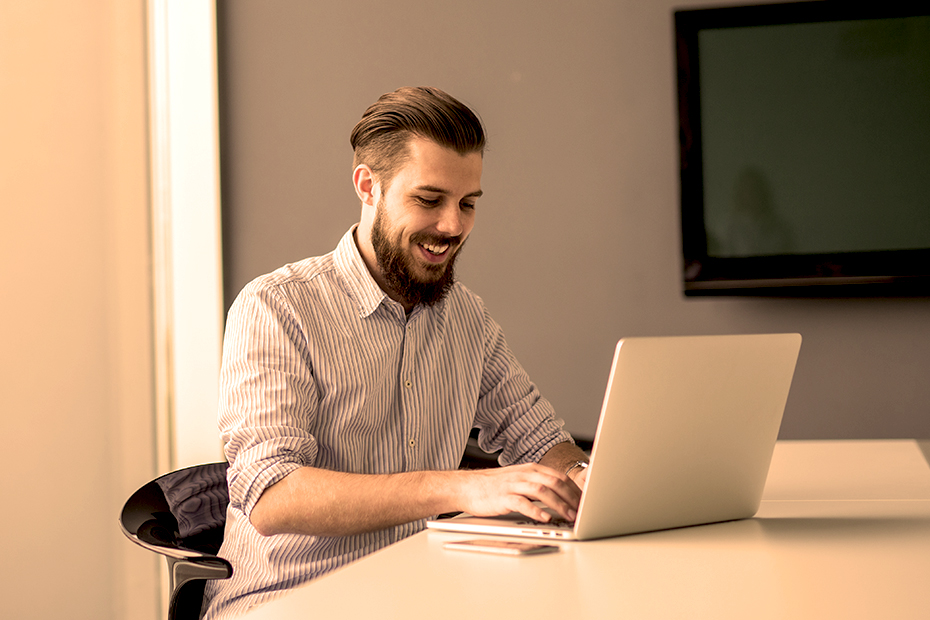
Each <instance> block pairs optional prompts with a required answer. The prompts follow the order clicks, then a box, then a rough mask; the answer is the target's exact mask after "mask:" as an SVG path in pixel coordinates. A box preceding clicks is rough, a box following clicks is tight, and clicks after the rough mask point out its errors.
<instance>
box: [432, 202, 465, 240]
mask: <svg viewBox="0 0 930 620" xmlns="http://www.w3.org/2000/svg"><path fill="white" fill-rule="evenodd" d="M436 230H437V231H438V232H439V233H440V234H443V235H446V236H448V237H458V236H459V235H461V234H462V232H464V230H465V223H464V214H463V213H462V210H461V209H459V208H458V205H455V204H447V205H444V206H443V207H442V209H441V210H440V212H439V221H438V222H436Z"/></svg>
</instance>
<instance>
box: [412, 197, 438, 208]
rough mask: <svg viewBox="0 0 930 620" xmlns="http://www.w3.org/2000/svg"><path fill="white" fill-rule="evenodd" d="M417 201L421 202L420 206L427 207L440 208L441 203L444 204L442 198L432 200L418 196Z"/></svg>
mask: <svg viewBox="0 0 930 620" xmlns="http://www.w3.org/2000/svg"><path fill="white" fill-rule="evenodd" d="M417 200H418V201H419V202H420V204H422V205H425V206H427V207H438V206H439V203H441V202H442V198H432V199H431V198H424V197H423V196H417Z"/></svg>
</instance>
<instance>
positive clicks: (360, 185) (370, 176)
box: [352, 164, 378, 207]
mask: <svg viewBox="0 0 930 620" xmlns="http://www.w3.org/2000/svg"><path fill="white" fill-rule="evenodd" d="M352 184H353V185H355V193H356V194H357V195H358V199H359V200H361V201H362V204H363V205H367V206H369V207H372V206H374V205H375V203H376V202H377V196H376V193H377V191H378V189H377V187H378V182H377V181H375V177H374V173H373V172H372V171H371V168H369V167H368V166H367V165H365V164H360V165H359V166H357V167H356V168H355V171H354V172H353V173H352Z"/></svg>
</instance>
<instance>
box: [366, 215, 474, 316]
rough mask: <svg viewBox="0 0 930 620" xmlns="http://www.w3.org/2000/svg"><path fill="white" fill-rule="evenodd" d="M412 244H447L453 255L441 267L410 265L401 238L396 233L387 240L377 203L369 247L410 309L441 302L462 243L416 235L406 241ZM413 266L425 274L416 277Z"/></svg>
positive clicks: (449, 283)
mask: <svg viewBox="0 0 930 620" xmlns="http://www.w3.org/2000/svg"><path fill="white" fill-rule="evenodd" d="M410 243H411V244H412V245H416V244H423V243H426V244H430V243H432V244H437V245H439V244H442V243H449V244H451V245H450V247H449V250H448V251H449V252H453V250H454V252H453V254H452V256H450V257H449V260H448V262H446V263H445V264H441V265H428V264H427V265H424V264H420V265H416V266H415V265H414V261H413V258H412V257H411V256H410V255H409V254H405V253H404V252H403V250H402V248H401V236H400V234H399V233H398V234H397V235H396V237H395V238H394V239H391V238H390V231H389V230H388V229H387V224H386V222H385V219H384V208H383V206H382V205H381V204H378V207H377V211H376V212H375V221H374V223H373V225H372V229H371V244H372V246H374V250H375V256H376V257H377V259H378V267H379V268H380V269H381V275H382V276H383V277H384V279H385V281H386V283H387V285H388V286H389V287H390V288H391V290H392V291H393V292H394V293H395V294H396V295H397V296H399V297H400V298H401V299H402V300H403V301H404V302H406V303H407V304H409V305H410V306H415V305H417V304H425V305H427V306H432V305H435V304H437V303H438V302H440V301H441V300H443V299H445V297H446V295H447V294H448V293H449V291H450V290H451V289H452V285H453V284H455V259H456V258H457V257H458V255H459V252H460V251H461V249H462V246H463V245H464V243H463V242H462V240H461V238H460V237H443V236H441V235H431V234H429V233H424V232H421V233H416V234H414V235H413V236H412V237H411V238H410ZM415 267H419V269H420V270H422V271H425V272H426V273H425V274H424V275H423V276H418V275H417V274H416V273H415Z"/></svg>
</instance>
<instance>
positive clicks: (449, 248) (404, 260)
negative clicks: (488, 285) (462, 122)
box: [371, 138, 482, 309]
mask: <svg viewBox="0 0 930 620" xmlns="http://www.w3.org/2000/svg"><path fill="white" fill-rule="evenodd" d="M409 151H410V155H409V158H408V160H407V162H406V163H405V164H404V165H403V166H402V167H401V168H400V170H399V171H398V172H397V174H396V175H395V176H394V178H393V179H392V180H391V181H390V183H389V186H388V188H387V191H386V192H384V193H381V194H380V197H379V198H378V201H377V203H376V206H375V215H374V222H373V223H372V227H371V244H372V247H373V249H374V253H375V257H376V258H377V267H378V271H379V272H380V273H379V274H376V280H378V283H379V284H380V285H381V286H382V287H383V288H385V290H386V292H388V294H389V295H391V296H392V298H394V299H397V300H398V301H400V302H401V303H402V304H404V305H405V307H407V308H408V309H410V308H412V307H413V306H414V305H416V304H418V303H425V304H433V303H436V302H437V301H439V300H440V299H442V298H443V297H444V296H445V294H446V293H447V292H448V290H449V288H450V287H451V286H452V283H453V282H454V279H455V275H454V265H455V259H456V257H457V256H458V253H459V252H460V251H461V249H462V246H463V245H464V243H465V240H466V239H467V238H468V235H469V233H471V229H472V227H473V226H474V221H475V202H476V201H477V199H478V197H479V196H480V195H481V166H482V160H481V155H480V154H479V153H470V154H468V155H464V156H463V155H459V154H458V153H456V152H455V151H453V150H451V149H447V148H445V147H442V146H439V145H438V144H436V143H434V142H432V141H430V140H425V139H422V138H413V139H411V142H410V144H409ZM378 275H380V276H381V277H380V278H379V277H377V276H378Z"/></svg>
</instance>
